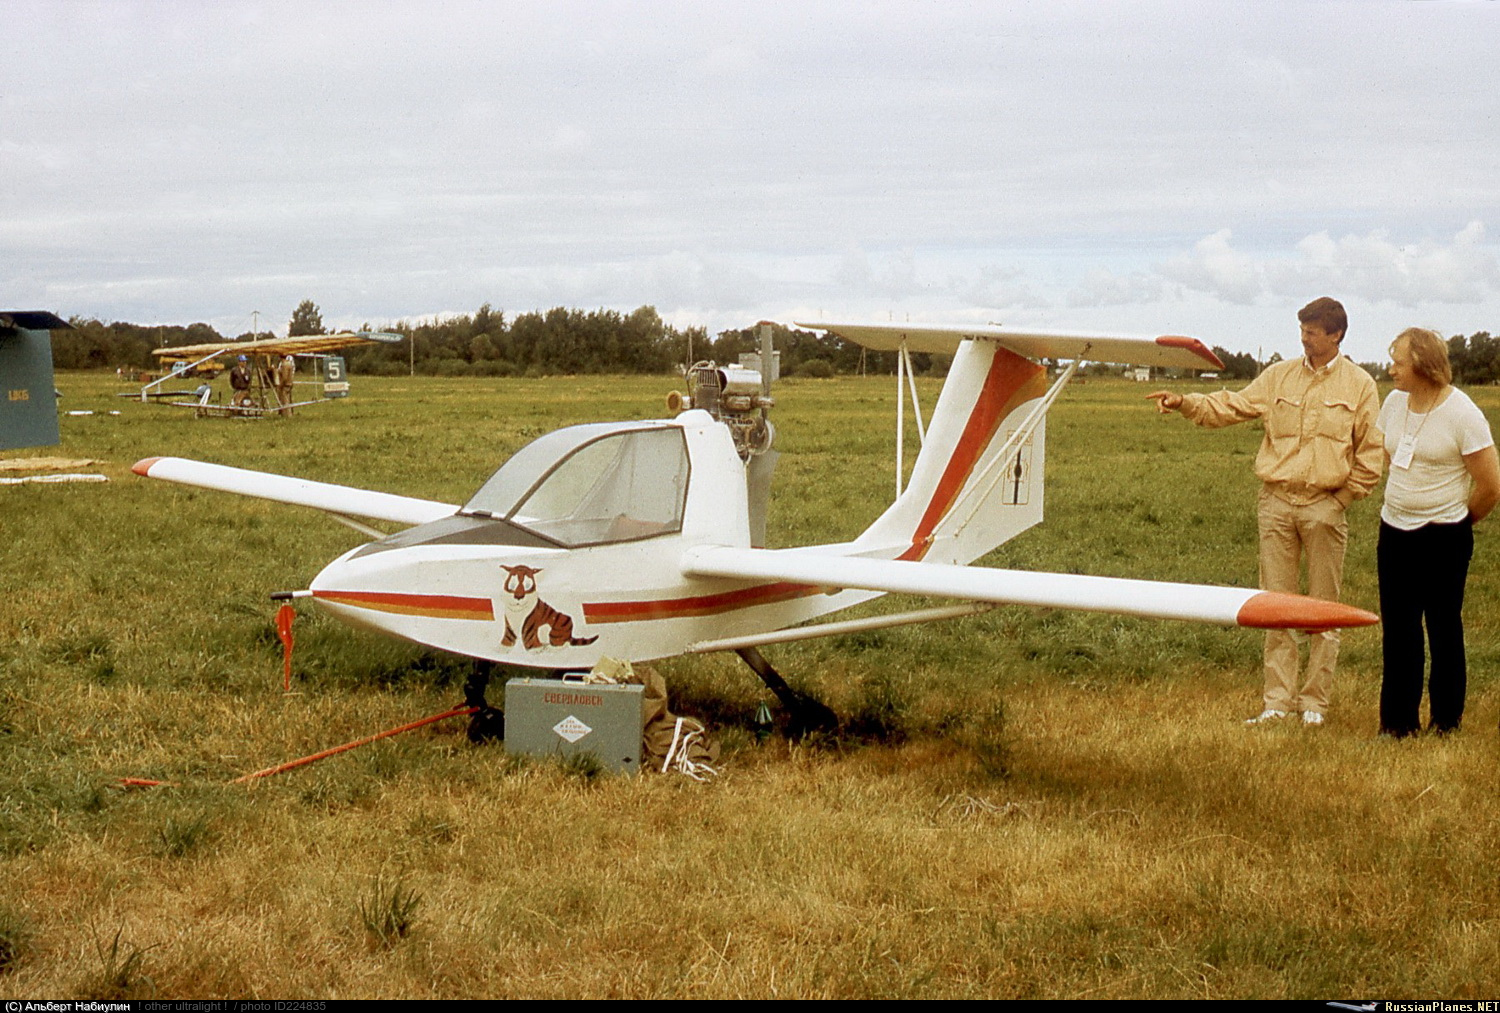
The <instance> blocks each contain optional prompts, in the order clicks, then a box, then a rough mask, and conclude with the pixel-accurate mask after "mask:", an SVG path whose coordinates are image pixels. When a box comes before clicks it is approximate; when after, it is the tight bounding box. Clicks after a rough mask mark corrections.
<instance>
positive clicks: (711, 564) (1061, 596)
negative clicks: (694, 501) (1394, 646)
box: [682, 546, 1380, 631]
mask: <svg viewBox="0 0 1500 1013" xmlns="http://www.w3.org/2000/svg"><path fill="white" fill-rule="evenodd" d="M682 570H683V573H685V574H687V575H688V576H695V577H737V578H740V579H744V580H774V581H792V582H796V583H802V584H811V585H815V586H821V587H827V588H830V589H834V588H839V589H841V588H862V589H865V590H870V591H890V592H898V593H906V594H921V595H933V596H938V597H946V598H962V599H967V600H969V601H982V602H992V603H995V604H1000V605H1036V606H1044V607H1049V608H1063V609H1076V610H1079V611H1083V612H1111V613H1117V614H1119V615H1131V616H1142V617H1146V618H1152V619H1186V620H1190V621H1193V622H1201V623H1216V624H1218V625H1221V626H1251V627H1256V628H1260V629H1296V630H1314V631H1317V630H1331V629H1337V628H1339V627H1342V626H1369V625H1372V624H1374V623H1378V622H1379V621H1380V617H1379V616H1377V615H1375V614H1374V613H1372V612H1366V611H1365V610H1364V609H1359V608H1354V607H1353V606H1351V605H1342V604H1340V603H1338V602H1332V601H1324V600H1322V599H1320V598H1309V597H1306V596H1304V595H1298V594H1283V593H1280V592H1276V591H1261V590H1257V589H1254V588H1241V587H1217V586H1213V585H1208V584H1176V583H1168V582H1165V581H1155V580H1129V579H1124V578H1120V577H1090V576H1082V575H1078V574H1069V573H1035V572H1030V571H1026V570H1000V569H994V568H991V567H983V566H954V565H951V564H945V563H917V562H907V561H902V560H893V559H864V558H860V557H855V556H835V555H830V554H828V553H826V552H816V551H809V550H801V549H739V548H731V547H727V546H705V547H701V548H695V549H690V550H688V552H687V553H685V554H684V557H683V563H682Z"/></svg>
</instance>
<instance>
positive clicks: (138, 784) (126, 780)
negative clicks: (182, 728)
mask: <svg viewBox="0 0 1500 1013" xmlns="http://www.w3.org/2000/svg"><path fill="white" fill-rule="evenodd" d="M477 710H479V708H478V707H473V706H469V705H467V704H466V705H464V706H462V707H454V708H453V709H452V710H445V711H443V713H441V714H434V715H432V716H431V717H425V718H422V719H420V720H418V721H411V722H408V723H406V724H404V725H400V726H398V727H396V728H388V729H386V730H385V731H383V732H378V733H376V734H374V735H369V736H366V737H365V738H363V739H355V740H354V741H353V742H346V743H344V744H343V745H342V746H334V747H333V748H332V749H325V750H323V751H322V752H320V753H313V754H312V755H311V756H304V757H302V758H300V759H296V760H289V761H288V762H286V763H280V764H277V765H276V766H274V767H267V768H266V769H265V770H257V771H256V772H255V773H253V774H246V775H244V776H243V777H237V778H235V779H234V780H233V781H231V782H229V783H230V784H248V783H249V782H251V781H254V780H256V779H258V778H262V777H270V776H271V775H272V774H280V773H282V772H284V771H288V770H295V769H296V768H298V767H303V766H306V765H307V764H309V763H316V762H317V761H319V760H323V759H327V758H328V757H330V756H337V755H338V754H339V753H346V752H348V751H349V750H351V749H357V748H358V747H360V746H365V745H369V744H370V743H371V742H376V741H378V740H380V739H388V738H390V737H391V736H392V735H400V734H401V733H402V732H409V731H411V730H412V729H414V728H421V727H422V726H423V725H430V724H433V723H434V722H437V721H442V720H444V719H446V718H456V717H459V716H461V715H464V714H473V713H474V712H475V711H477ZM120 787H122V788H172V787H176V785H175V784H174V783H173V782H171V781H153V780H150V779H149V778H144V777H122V778H120Z"/></svg>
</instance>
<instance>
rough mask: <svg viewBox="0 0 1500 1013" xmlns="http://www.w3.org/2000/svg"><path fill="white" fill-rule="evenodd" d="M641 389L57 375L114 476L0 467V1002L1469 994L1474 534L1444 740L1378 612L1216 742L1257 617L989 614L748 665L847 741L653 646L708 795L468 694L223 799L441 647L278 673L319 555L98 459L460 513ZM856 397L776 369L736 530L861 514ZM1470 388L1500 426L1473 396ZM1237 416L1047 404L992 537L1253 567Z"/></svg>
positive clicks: (864, 396)
mask: <svg viewBox="0 0 1500 1013" xmlns="http://www.w3.org/2000/svg"><path fill="white" fill-rule="evenodd" d="M675 385H676V384H674V383H673V381H671V380H670V379H668V378H659V379H651V378H638V377H635V378H605V377H586V378H578V379H571V378H570V379H555V380H531V379H528V380H504V381H485V380H477V379H415V380H410V379H370V378H359V377H356V378H355V391H356V393H355V396H354V397H353V398H351V399H350V400H349V401H348V402H347V403H340V404H332V405H327V406H323V407H321V408H317V409H312V410H306V411H303V412H302V413H300V414H299V415H298V416H297V417H296V418H295V419H293V420H289V421H282V420H266V421H260V422H240V421H227V420H195V419H193V418H192V416H191V413H188V412H182V413H178V412H174V411H172V410H169V409H166V408H161V407H151V406H143V405H141V404H139V403H134V402H129V401H126V400H123V399H117V398H115V397H114V394H115V393H116V392H117V391H119V390H122V389H124V388H121V387H118V386H117V385H116V383H115V380H114V378H113V376H108V375H101V374H65V375H62V376H60V377H59V379H58V386H59V387H60V388H61V389H62V391H63V392H64V394H65V399H64V401H63V407H64V408H68V409H94V410H95V411H96V412H104V411H108V410H112V409H117V410H119V411H120V412H121V414H120V415H118V416H111V415H107V414H95V415H92V416H85V417H71V416H65V417H63V419H62V427H63V444H62V447H61V448H48V449H46V450H43V451H33V452H30V453H32V454H35V455H38V456H41V455H43V454H51V453H54V452H59V453H61V454H63V455H66V456H76V457H90V458H97V459H99V460H101V461H102V462H103V463H102V464H100V465H98V466H97V467H96V468H92V469H85V470H98V471H102V472H103V473H105V474H107V475H108V476H109V477H110V479H111V481H110V483H109V484H107V485H73V486H59V485H53V486H45V485H36V486H22V487H10V488H3V489H0V499H3V503H0V560H3V565H0V594H3V600H4V603H5V604H4V606H3V608H0V759H3V762H0V993H4V994H7V995H12V996H23V995H24V996H32V997H38V996H53V997H60V998H84V997H110V996H136V997H147V996H158V997H173V998H187V997H195V998H209V997H238V998H255V997H258V998H293V997H296V998H314V997H324V998H337V997H402V996H406V997H480V996H496V997H502V996H503V997H523V996H524V997H531V996H536V997H605V996H619V997H681V998H688V997H693V998H698V997H732V996H746V997H751V996H753V997H765V996H779V997H829V998H832V997H901V996H913V997H960V996H964V997H968V996H972V997H1055V998H1063V997H1086V998H1120V997H1133V996H1140V997H1159V998H1200V997H1201V998H1235V997H1264V998H1292V997H1300V998H1325V999H1336V998H1346V999H1347V998H1355V997H1361V998H1368V997H1376V996H1380V997H1386V998H1399V997H1415V998H1424V997H1425V998H1436V997H1449V998H1463V997H1479V998H1493V997H1494V996H1495V995H1496V994H1497V993H1500V875H1497V862H1496V858H1495V855H1496V844H1497V840H1500V792H1497V787H1496V777H1495V771H1496V768H1497V760H1500V736H1497V733H1496V722H1497V719H1500V608H1497V599H1500V554H1497V548H1496V543H1495V541H1494V538H1495V534H1494V532H1493V531H1491V530H1489V529H1490V528H1493V527H1495V523H1496V522H1495V521H1493V520H1492V521H1491V522H1490V523H1489V524H1487V525H1485V526H1484V528H1482V529H1481V535H1480V538H1479V540H1478V549H1477V552H1476V558H1475V562H1474V566H1473V569H1472V571H1471V577H1470V583H1469V604H1468V607H1467V617H1468V629H1469V641H1470V648H1469V657H1470V680H1471V681H1470V693H1469V710H1468V715H1467V718H1466V721H1465V727H1464V730H1463V732H1462V733H1461V734H1459V735H1457V736H1454V737H1452V738H1451V739H1448V740H1444V741H1439V740H1435V739H1431V738H1426V737H1419V738H1416V739H1414V740H1408V741H1402V742H1392V741H1387V740H1377V739H1376V737H1375V730H1376V702H1377V695H1378V687H1379V678H1380V663H1379V634H1378V631H1376V630H1356V631H1350V632H1348V633H1346V634H1345V636H1344V652H1343V658H1342V664H1341V667H1340V676H1339V682H1338V685H1337V686H1336V689H1335V697H1334V706H1333V709H1332V710H1331V711H1330V714H1329V720H1328V723H1327V725H1326V726H1325V727H1323V728H1321V729H1316V730H1304V729H1302V728H1301V727H1300V726H1296V725H1289V726H1287V727H1277V728H1267V729H1254V730H1247V729H1246V728H1244V727H1243V726H1242V725H1241V720H1242V719H1243V718H1244V717H1246V716H1248V715H1250V714H1253V713H1255V712H1256V711H1257V710H1258V709H1259V706H1260V670H1259V638H1258V637H1257V636H1256V635H1254V634H1252V633H1250V632H1247V631H1239V630H1223V629H1219V628H1215V627H1200V626H1192V625H1188V624H1181V623H1160V622H1146V621H1136V620H1130V619H1122V618H1114V617H1108V616H1093V615H1079V614H1072V613H1063V612H1041V611H1029V610H1023V609H1012V608H1007V609H999V610H996V611H993V612H990V613H988V614H986V615H983V616H980V617H976V618H971V619H965V620H958V621H955V622H951V623H947V624H936V625H928V626H920V627H906V628H901V629H897V630H890V631H885V632H876V633H866V634H861V635H858V636H849V637H843V638H834V639H829V640H820V641H811V642H808V643H805V644H800V645H795V646H785V647H779V648H770V649H768V651H767V654H768V656H769V657H770V658H771V660H772V661H773V662H774V663H776V664H777V665H778V667H780V668H781V669H782V671H783V672H784V673H786V675H787V676H788V678H789V679H790V680H791V681H792V682H793V683H794V684H797V685H799V686H801V687H803V688H805V689H808V690H811V691H813V692H815V693H817V694H819V695H821V696H822V697H823V698H824V699H825V700H826V701H827V702H829V703H830V704H831V705H832V706H834V708H835V709H836V710H838V711H839V712H840V713H841V714H844V715H846V716H849V717H851V718H856V719H859V720H860V721H861V722H862V726H863V727H865V728H869V729H876V730H878V731H879V732H880V734H879V735H878V736H872V735H867V736H863V737H855V736H850V737H845V738H843V739H838V738H834V739H829V740H827V741H822V742H815V743H805V744H800V745H791V744H788V743H786V742H784V741H782V740H780V739H776V738H773V739H771V740H770V741H768V742H766V743H764V744H760V743H757V741H756V738H755V736H754V734H753V731H752V727H753V716H754V712H755V709H756V706H757V704H758V703H759V702H760V700H761V699H762V697H763V695H765V694H763V692H762V691H761V689H760V688H759V683H758V681H757V680H755V678H754V677H753V676H752V675H751V674H750V673H749V672H748V670H746V669H744V667H743V666H742V665H741V664H740V662H739V661H738V660H737V659H734V658H733V657H732V656H729V657H725V656H711V657H699V658H686V659H677V660H674V661H671V662H668V663H666V664H664V665H663V666H662V670H663V671H664V673H665V674H666V676H667V678H668V682H669V685H670V686H671V688H672V690H673V692H674V696H675V698H676V700H677V701H678V703H677V706H678V708H679V709H681V710H685V711H687V712H689V713H699V714H702V715H704V716H706V717H708V718H709V720H710V721H711V723H713V724H714V725H715V726H716V729H717V731H718V733H719V734H720V736H721V740H722V742H723V745H724V754H725V755H724V763H723V768H724V774H723V776H722V777H721V778H720V780H719V781H718V782H716V783H713V784H708V785H700V784H694V783H689V782H686V781H684V780H680V779H669V778H665V777H659V776H642V777H640V778H637V779H612V778H596V777H591V776H589V772H588V771H587V770H582V769H577V768H575V769H566V768H564V767H562V766H559V765H555V764H549V763H531V762H521V761H518V760H514V759H512V758H509V757H507V756H506V754H505V753H504V751H503V749H501V748H498V747H493V746H487V747H475V746H471V745H470V744H469V743H468V742H467V740H466V739H465V737H464V735H463V722H462V721H452V722H448V723H446V724H442V725H437V726H431V727H429V728H427V729H424V730H421V731H417V732H413V733H411V734H408V735H405V736H402V737H398V738H395V739H391V740H387V741H384V742H381V743H378V744H375V745H372V746H368V747H365V748H362V749H359V750H356V751H354V752H352V753H349V754H346V755H343V756H339V757H336V758H333V759H329V760H326V761H324V762H322V763H319V764H317V765H314V766H311V767H307V768H304V769H301V770H298V771H294V772H291V773H288V774H284V775H281V776H279V777H276V778H271V779H267V780H265V781H262V782H260V783H259V784H258V785H257V786H256V787H254V788H250V789H247V788H245V787H243V786H235V785H230V784H228V783H227V782H228V781H229V780H230V779H231V778H233V777H235V776H237V775H239V774H242V773H245V772H247V771H252V770H256V769H259V768H262V767H265V766H268V765H270V764H272V763H275V762H278V761H281V760H285V759H290V758H293V757H297V756H301V755H304V754H307V753H311V752H313V751H315V750H317V749H320V748H323V747H326V746H330V745H334V744H337V743H340V742H344V741H347V740H350V739H354V738H357V737H360V736H362V735H366V734H370V733H372V732H375V731H379V730H381V729H384V728H388V727H391V726H394V725H397V724H400V723H403V722H405V721H408V720H412V719H415V718H418V717H421V716H424V715H427V714H432V713H436V712H439V711H442V710H444V709H446V708H447V707H449V706H452V705H454V704H456V703H458V702H459V700H460V698H461V693H460V686H461V684H462V681H463V679H464V677H465V675H466V674H467V669H466V666H465V664H464V663H463V662H462V661H460V660H455V659H450V658H445V657H439V656H432V655H428V654H425V653H423V652H422V651H421V650H420V649H417V648H415V647H412V646H410V645H406V644H402V643H398V642H395V641H387V640H382V639H378V638H376V637H373V636H371V635H367V634H363V633H358V632H354V631H350V630H347V629H345V628H343V627H341V626H338V625H336V624H334V623H332V622H331V621H329V620H327V619H325V618H323V617H321V616H320V615H318V614H317V613H315V612H313V611H311V610H304V611H303V617H302V618H301V619H300V620H299V623H298V646H297V655H296V673H297V674H296V680H297V688H298V689H299V690H300V692H299V693H298V694H297V695H294V696H283V694H282V693H281V662H280V645H279V643H278V642H277V641H276V638H275V635H274V632H273V630H272V627H271V617H272V613H273V607H272V604H271V603H270V602H269V600H268V598H267V595H268V593H269V592H271V591H275V590H282V589H291V588H299V587H305V586H306V583H307V581H308V580H309V579H310V578H311V577H312V575H313V574H314V573H316V572H317V570H318V569H319V568H320V567H321V566H322V564H323V563H324V562H326V561H327V560H329V559H331V558H333V557H334V556H335V555H337V554H338V553H340V552H342V551H344V550H345V549H347V548H349V547H350V546H352V545H354V544H356V542H357V540H358V536H357V535H355V534H354V533H353V532H351V531H349V530H348V529H346V528H344V527H342V526H341V525H339V524H337V523H335V522H333V521H331V520H328V519H325V518H323V517H322V516H321V515H317V514H314V513H312V512H310V511H304V510H300V509H297V508H292V507H286V506H281V505H278V504H271V503H263V502H258V501H253V500H247V499H242V498H237V497H232V496H229V495H226V494H220V493H214V492H208V491H195V490H191V489H188V488H185V487H182V486H173V485H169V484H167V483H161V482H150V481H147V480H144V479H139V478H136V477H135V476H133V475H132V474H131V473H130V470H129V469H130V465H131V463H133V462H134V461H135V460H137V459H138V458H141V457H146V456H152V455H159V454H176V455H181V456H188V457H195V458H201V459H204V460H210V461H217V462H222V463H227V464H235V465H240V466H244V467H248V468H256V469H262V470H267V471H276V472H284V473H289V474H295V475H303V476H307V477H313V478H321V479H325V480H328V481H334V482H344V483H348V484H354V485H360V486H366V487H369V488H376V489H383V490H388V491H391V492H398V493H403V494H408V495H414V496H422V497H431V498H435V499H441V500H448V501H461V500H462V499H464V498H466V497H467V495H468V493H469V492H471V491H472V490H473V489H474V488H475V487H477V486H478V484H479V483H480V482H482V481H483V480H484V479H485V478H486V477H487V476H488V475H489V473H490V472H491V471H492V470H493V469H494V468H495V467H496V466H497V465H498V464H499V462H500V461H501V460H503V459H504V458H505V456H506V455H507V454H509V453H510V452H512V451H514V450H515V449H516V448H517V447H519V446H520V445H521V444H523V443H524V442H526V441H527V440H529V439H531V438H532V437H534V436H536V435H539V434H540V433H543V432H545V431H547V430H549V429H552V428H555V427H557V426H559V425H562V424H566V423H570V422H576V421H585V420H600V419H617V418H646V417H655V416H658V415H660V414H661V411H662V409H661V405H662V395H663V394H664V393H665V391H666V390H667V389H669V388H670V387H672V386H675ZM893 385H894V384H893V381H892V380H891V379H890V378H880V379H867V380H861V379H853V378H846V379H837V380H827V381H814V380H803V381H800V382H799V381H796V380H789V381H787V382H785V383H783V384H782V385H781V386H780V387H779V388H778V391H777V394H778V408H777V426H778V430H779V433H780V448H781V450H782V451H783V454H784V456H783V458H782V465H781V471H780V473H779V474H778V478H777V481H778V495H777V498H776V501H775V504H774V506H773V513H772V518H771V528H772V539H771V540H772V543H773V544H775V545H789V544H803V543H808V542H818V541H831V540H839V539H845V538H849V537H852V536H853V535H854V534H856V533H857V532H858V531H859V530H860V529H861V528H862V527H863V526H864V525H865V524H866V523H867V522H868V521H869V520H870V519H871V518H873V516H874V515H875V514H876V513H877V512H878V510H879V509H880V507H881V506H882V505H883V504H884V503H885V502H887V501H888V500H889V498H890V495H891V491H892V485H893V479H892V475H891V450H892V433H891V423H890V418H891V410H892V405H891V398H892V388H893ZM936 389H937V384H936V382H935V381H929V382H926V383H925V386H924V395H925V396H927V397H928V398H929V399H930V398H931V396H932V395H935V393H936ZM1470 393H1471V394H1472V395H1473V396H1474V397H1475V400H1476V401H1477V402H1478V403H1479V404H1480V406H1481V407H1482V408H1484V409H1485V410H1486V412H1487V414H1488V415H1489V417H1490V418H1491V420H1492V422H1500V390H1497V389H1493V388H1491V389H1484V390H1475V391H1471V392H1470ZM929 403H930V400H929ZM1259 435H1260V434H1259V431H1258V429H1256V428H1255V427H1253V426H1242V427H1239V428H1237V429H1232V430H1225V431H1219V432H1203V431H1198V430H1194V429H1193V428H1192V427H1191V426H1189V425H1188V424H1187V423H1185V422H1184V421H1183V420H1181V419H1180V418H1162V417H1158V416H1156V415H1155V414H1153V413H1152V411H1151V409H1150V406H1149V405H1148V403H1147V402H1145V401H1144V400H1143V388H1142V387H1141V386H1139V385H1133V384H1127V383H1124V382H1119V381H1090V382H1089V383H1087V384H1076V385H1074V386H1073V387H1072V388H1071V389H1070V390H1069V391H1068V392H1067V394H1066V395H1065V396H1064V398H1063V399H1062V401H1060V402H1059V404H1058V406H1057V407H1056V408H1055V409H1054V410H1053V412H1052V417H1051V422H1050V425H1049V440H1048V443H1049V446H1048V458H1049V461H1048V491H1047V512H1048V521H1047V522H1046V523H1045V524H1044V525H1042V526H1041V527H1040V528H1038V529H1036V530H1034V531H1032V532H1030V533H1028V534H1026V535H1024V536H1022V537H1021V538H1019V539H1017V540H1016V541H1014V542H1013V543H1011V544H1009V545H1006V546H1004V547H1002V548H1001V549H1000V550H999V551H998V552H996V553H995V554H994V555H993V557H991V558H989V559H987V560H985V562H988V563H992V564H994V565H1002V566H1015V567H1023V568H1037V569H1055V570H1067V571H1074V572H1088V573H1099V574H1108V575H1118V576H1136V577H1157V578H1163V579H1177V580H1187V581H1211V582H1219V583H1229V584H1239V585H1250V584H1253V582H1254V579H1255V555H1254V546H1255V533H1254V516H1253V500H1254V492H1255V487H1256V483H1255V479H1254V477H1253V476H1252V474H1251V461H1252V457H1253V454H1254V451H1255V448H1256V446H1257V443H1258V440H1259ZM914 439H915V432H914V430H913V433H912V435H911V437H910V438H909V445H914ZM1377 513H1378V496H1377V497H1376V500H1375V501H1365V502H1362V503H1359V504H1357V505H1356V506H1355V507H1354V508H1353V510H1352V511H1351V522H1352V523H1351V526H1352V529H1353V532H1352V545H1351V551H1350V555H1349V560H1348V566H1347V579H1346V589H1347V590H1346V595H1345V597H1346V600H1348V601H1350V602H1352V603H1354V604H1358V605H1361V606H1364V607H1367V608H1374V607H1375V602H1376V586H1375V576H1374V548H1375V526H1376V522H1377ZM1497 530H1500V529H1497ZM915 604H916V603H914V602H913V601H911V600H909V599H908V600H895V599H891V600H882V601H878V602H876V603H872V604H871V605H869V606H866V607H865V608H866V610H867V611H868V610H898V609H906V608H911V607H914V605H915ZM854 614H862V613H860V612H856V613H854ZM772 702H773V703H774V701H772ZM122 777H139V778H154V779H161V780H168V781H171V782H174V783H175V784H176V787H170V788H158V789H151V790H138V791H127V790H123V789H121V788H119V787H117V784H118V780H119V779H120V778H122Z"/></svg>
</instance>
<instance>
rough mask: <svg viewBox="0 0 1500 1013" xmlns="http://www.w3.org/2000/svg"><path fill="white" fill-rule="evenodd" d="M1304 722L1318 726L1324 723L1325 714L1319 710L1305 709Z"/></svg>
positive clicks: (1303, 713)
mask: <svg viewBox="0 0 1500 1013" xmlns="http://www.w3.org/2000/svg"><path fill="white" fill-rule="evenodd" d="M1302 723H1303V724H1304V725H1309V726H1317V725H1321V724H1322V723H1323V715H1321V714H1319V713H1318V712H1317V711H1303V712H1302Z"/></svg>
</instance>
